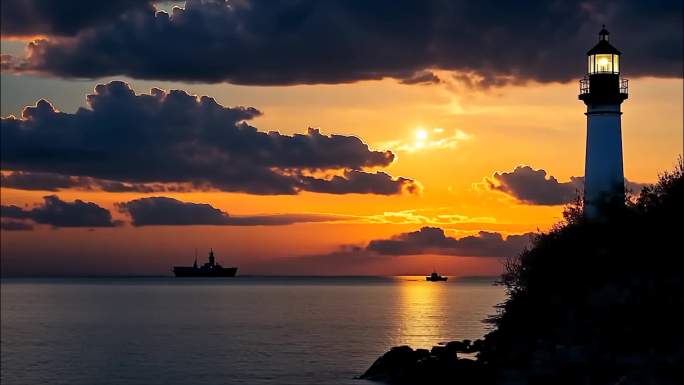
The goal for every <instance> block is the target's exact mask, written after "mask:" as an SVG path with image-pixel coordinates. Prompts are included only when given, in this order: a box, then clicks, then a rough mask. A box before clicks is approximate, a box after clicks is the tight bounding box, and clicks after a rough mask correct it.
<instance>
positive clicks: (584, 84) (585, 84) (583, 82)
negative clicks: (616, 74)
mask: <svg viewBox="0 0 684 385" xmlns="http://www.w3.org/2000/svg"><path fill="white" fill-rule="evenodd" d="M579 85H580V95H584V94H588V93H589V90H590V88H589V77H588V76H585V77H584V78H583V79H580V83H579ZM628 89H629V79H623V78H620V93H621V94H627V93H628Z"/></svg>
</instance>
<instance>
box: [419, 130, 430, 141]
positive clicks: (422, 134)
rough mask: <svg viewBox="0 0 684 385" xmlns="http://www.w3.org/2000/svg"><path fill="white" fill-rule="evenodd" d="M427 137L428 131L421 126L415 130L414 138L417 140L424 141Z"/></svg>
mask: <svg viewBox="0 0 684 385" xmlns="http://www.w3.org/2000/svg"><path fill="white" fill-rule="evenodd" d="M427 137H428V132H427V131H425V129H423V128H419V129H417V130H416V139H417V140H418V141H424V140H425V139H427Z"/></svg>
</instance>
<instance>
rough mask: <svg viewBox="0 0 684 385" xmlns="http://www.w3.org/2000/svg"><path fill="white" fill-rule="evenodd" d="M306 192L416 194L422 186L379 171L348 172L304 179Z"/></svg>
mask: <svg viewBox="0 0 684 385" xmlns="http://www.w3.org/2000/svg"><path fill="white" fill-rule="evenodd" d="M303 180H304V183H305V186H306V188H305V189H306V190H308V191H313V192H320V193H328V194H381V195H394V194H401V193H402V192H404V191H406V192H408V193H411V194H414V193H417V192H418V191H419V190H420V186H419V185H418V184H416V182H414V181H413V180H411V179H408V178H401V177H399V178H392V176H391V175H389V174H386V173H384V172H381V171H378V172H376V173H373V174H372V173H367V172H363V171H358V170H348V171H345V172H344V175H343V176H338V175H335V176H333V177H332V178H331V179H318V178H313V177H303Z"/></svg>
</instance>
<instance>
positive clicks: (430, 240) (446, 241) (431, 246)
mask: <svg viewBox="0 0 684 385" xmlns="http://www.w3.org/2000/svg"><path fill="white" fill-rule="evenodd" d="M532 236H533V234H532V233H527V234H522V235H509V236H508V237H506V238H504V237H503V236H502V235H501V234H500V233H493V232H487V231H480V232H479V234H478V235H471V236H467V237H463V238H458V239H457V238H453V237H448V236H446V235H445V234H444V230H443V229H441V228H438V227H423V228H421V229H420V230H418V231H413V232H409V233H403V234H399V235H397V236H394V237H392V238H390V239H378V240H373V241H371V242H370V243H369V244H368V246H367V247H366V251H371V252H375V253H378V254H382V255H416V254H440V255H458V256H472V257H506V256H509V255H514V254H517V253H519V252H520V251H522V250H523V248H524V247H525V246H527V245H528V244H529V242H530V239H531V237H532Z"/></svg>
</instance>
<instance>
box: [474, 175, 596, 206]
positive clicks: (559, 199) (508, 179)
mask: <svg viewBox="0 0 684 385" xmlns="http://www.w3.org/2000/svg"><path fill="white" fill-rule="evenodd" d="M486 181H487V183H488V184H489V187H490V188H491V189H492V190H497V191H501V192H503V193H506V194H508V195H511V196H513V197H515V198H516V199H518V200H519V201H521V202H524V203H528V204H536V205H562V204H565V203H568V202H571V201H572V200H573V199H575V197H577V195H578V191H579V190H580V189H581V188H582V184H583V182H581V181H578V180H577V179H573V180H571V181H570V182H563V183H560V182H558V180H557V179H556V178H555V177H553V176H551V175H549V176H548V177H547V175H546V171H545V170H542V169H540V170H535V169H533V168H532V167H530V166H518V167H516V168H515V170H513V171H512V172H502V173H498V172H497V173H495V174H494V176H493V177H492V179H486Z"/></svg>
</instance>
